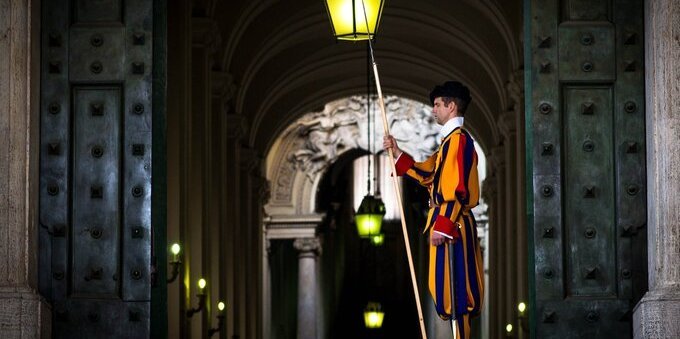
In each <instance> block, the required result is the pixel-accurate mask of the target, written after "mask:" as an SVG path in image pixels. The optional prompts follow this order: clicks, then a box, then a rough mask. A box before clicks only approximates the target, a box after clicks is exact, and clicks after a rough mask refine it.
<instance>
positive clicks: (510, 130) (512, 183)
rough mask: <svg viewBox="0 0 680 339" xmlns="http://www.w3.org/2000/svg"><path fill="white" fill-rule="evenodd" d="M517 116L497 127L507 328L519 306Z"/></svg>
mask: <svg viewBox="0 0 680 339" xmlns="http://www.w3.org/2000/svg"><path fill="white" fill-rule="evenodd" d="M516 120H517V117H516V115H515V112H513V111H506V112H505V113H503V114H501V116H500V117H499V119H498V126H499V129H500V131H501V133H502V134H503V138H504V139H505V140H504V145H505V147H504V152H503V154H504V159H505V195H503V196H502V199H503V203H504V204H505V220H504V224H505V238H504V239H503V241H504V242H505V262H506V272H505V286H506V292H505V296H506V303H507V304H506V305H505V308H506V316H507V319H505V320H504V321H505V324H507V323H513V324H514V323H515V322H514V319H515V315H516V314H515V313H516V311H515V310H516V305H517V270H518V268H519V267H518V264H517V262H518V261H519V260H520V259H519V258H517V237H518V234H517V233H518V232H517V228H518V227H517V191H518V188H519V186H520V181H519V180H518V178H517V162H518V159H517V154H518V150H517V148H516V143H517V129H516V128H515V121H516Z"/></svg>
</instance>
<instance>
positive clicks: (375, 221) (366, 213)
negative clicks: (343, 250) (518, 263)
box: [354, 195, 385, 238]
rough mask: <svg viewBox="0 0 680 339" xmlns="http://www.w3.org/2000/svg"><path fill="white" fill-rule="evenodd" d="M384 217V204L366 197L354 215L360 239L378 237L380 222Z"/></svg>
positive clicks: (370, 196)
mask: <svg viewBox="0 0 680 339" xmlns="http://www.w3.org/2000/svg"><path fill="white" fill-rule="evenodd" d="M384 216H385V204H384V203H383V201H382V199H380V198H375V197H374V196H372V195H367V196H365V197H364V200H362V201H361V205H359V209H358V210H357V213H356V215H355V217H354V218H355V221H356V223H357V231H358V232H359V236H360V237H362V238H369V237H371V236H373V235H379V234H380V229H381V228H382V220H383V217H384Z"/></svg>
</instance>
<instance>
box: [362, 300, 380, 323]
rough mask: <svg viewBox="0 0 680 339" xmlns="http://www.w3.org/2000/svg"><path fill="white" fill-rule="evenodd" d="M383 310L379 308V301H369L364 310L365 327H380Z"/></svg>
mask: <svg viewBox="0 0 680 339" xmlns="http://www.w3.org/2000/svg"><path fill="white" fill-rule="evenodd" d="M384 318H385V312H383V311H382V310H381V309H380V303H376V302H369V303H368V305H366V309H365V310H364V324H365V325H366V328H381V327H382V323H383V319H384Z"/></svg>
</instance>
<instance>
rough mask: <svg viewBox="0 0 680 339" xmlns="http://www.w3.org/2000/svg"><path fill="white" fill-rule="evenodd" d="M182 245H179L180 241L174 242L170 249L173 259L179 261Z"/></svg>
mask: <svg viewBox="0 0 680 339" xmlns="http://www.w3.org/2000/svg"><path fill="white" fill-rule="evenodd" d="M181 249H182V248H181V247H180V246H179V244H178V243H174V244H172V246H171V247H170V251H171V252H172V260H173V261H179V252H180V251H181Z"/></svg>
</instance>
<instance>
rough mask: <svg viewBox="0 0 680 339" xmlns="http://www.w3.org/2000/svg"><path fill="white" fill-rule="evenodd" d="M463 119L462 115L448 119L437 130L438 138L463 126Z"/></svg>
mask: <svg viewBox="0 0 680 339" xmlns="http://www.w3.org/2000/svg"><path fill="white" fill-rule="evenodd" d="M463 120H464V118H463V117H453V118H451V119H449V121H447V122H446V123H445V124H444V126H442V129H441V130H439V138H440V139H444V138H446V137H447V136H448V135H449V134H451V132H453V130H454V129H456V128H458V127H461V126H463Z"/></svg>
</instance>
